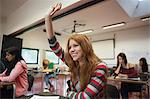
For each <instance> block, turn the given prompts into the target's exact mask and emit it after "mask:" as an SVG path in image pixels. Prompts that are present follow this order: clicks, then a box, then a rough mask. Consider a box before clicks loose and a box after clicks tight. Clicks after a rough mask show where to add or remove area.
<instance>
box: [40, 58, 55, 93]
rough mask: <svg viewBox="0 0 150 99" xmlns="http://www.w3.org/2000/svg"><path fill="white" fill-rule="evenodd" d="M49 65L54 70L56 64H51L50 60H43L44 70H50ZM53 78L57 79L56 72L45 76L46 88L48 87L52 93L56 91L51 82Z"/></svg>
mask: <svg viewBox="0 0 150 99" xmlns="http://www.w3.org/2000/svg"><path fill="white" fill-rule="evenodd" d="M49 65H51V67H52V68H53V66H54V63H52V62H51V63H50V61H49V60H47V59H44V60H43V70H46V69H49ZM53 77H55V75H54V72H50V73H47V74H45V77H44V79H45V82H46V87H47V88H48V89H49V90H50V91H51V92H52V91H54V86H53V85H52V84H51V82H50V78H53Z"/></svg>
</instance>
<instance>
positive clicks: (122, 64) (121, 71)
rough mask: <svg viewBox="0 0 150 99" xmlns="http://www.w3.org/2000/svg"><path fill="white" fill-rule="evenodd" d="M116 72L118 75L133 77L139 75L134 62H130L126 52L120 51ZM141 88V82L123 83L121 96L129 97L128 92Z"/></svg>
mask: <svg viewBox="0 0 150 99" xmlns="http://www.w3.org/2000/svg"><path fill="white" fill-rule="evenodd" d="M115 73H116V74H117V75H118V76H117V77H120V78H121V77H124V78H131V77H138V73H137V71H136V70H135V69H134V65H133V64H129V63H128V61H127V58H126V55H125V54H124V53H119V54H118V56H117V69H116V71H115ZM138 90H141V86H140V85H139V84H132V83H126V82H122V83H121V89H120V91H121V96H122V99H128V92H134V91H138Z"/></svg>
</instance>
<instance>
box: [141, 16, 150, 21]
mask: <svg viewBox="0 0 150 99" xmlns="http://www.w3.org/2000/svg"><path fill="white" fill-rule="evenodd" d="M141 20H142V21H148V20H150V16H148V17H144V18H141Z"/></svg>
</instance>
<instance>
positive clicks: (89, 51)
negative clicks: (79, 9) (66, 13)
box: [45, 4, 107, 99]
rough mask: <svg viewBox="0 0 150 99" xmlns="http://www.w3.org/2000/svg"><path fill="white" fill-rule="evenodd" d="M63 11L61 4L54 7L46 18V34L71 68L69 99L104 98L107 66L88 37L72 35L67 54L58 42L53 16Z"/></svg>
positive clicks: (53, 48) (50, 42) (54, 48)
mask: <svg viewBox="0 0 150 99" xmlns="http://www.w3.org/2000/svg"><path fill="white" fill-rule="evenodd" d="M60 9H61V4H57V5H56V6H54V7H53V9H52V11H51V12H50V13H49V14H48V15H46V16H45V25H46V32H47V36H48V41H49V45H50V48H51V49H52V50H53V51H54V52H55V54H56V55H57V56H58V57H59V58H60V59H61V60H62V61H63V62H64V61H65V62H66V64H67V65H68V66H69V71H70V72H71V81H70V82H69V85H70V86H69V89H70V90H68V94H67V96H68V98H69V99H76V98H77V97H78V99H81V98H82V99H93V98H94V99H95V98H97V99H99V98H101V97H103V96H104V91H105V88H106V82H107V66H106V65H105V64H104V63H102V61H101V60H100V59H99V58H98V57H97V56H96V55H95V53H94V51H93V48H92V44H91V42H90V40H89V39H88V37H87V36H86V35H83V34H74V35H71V36H70V37H69V39H68V43H67V48H66V52H65V53H64V51H63V49H62V48H61V46H60V45H59V43H58V42H57V39H56V37H55V35H54V31H53V28H52V16H53V14H55V12H57V11H58V10H60Z"/></svg>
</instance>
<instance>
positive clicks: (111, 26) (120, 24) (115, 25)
mask: <svg viewBox="0 0 150 99" xmlns="http://www.w3.org/2000/svg"><path fill="white" fill-rule="evenodd" d="M123 25H125V22H121V23H116V24H111V25H106V26H102V29H110V28H115V27H119V26H123Z"/></svg>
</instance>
